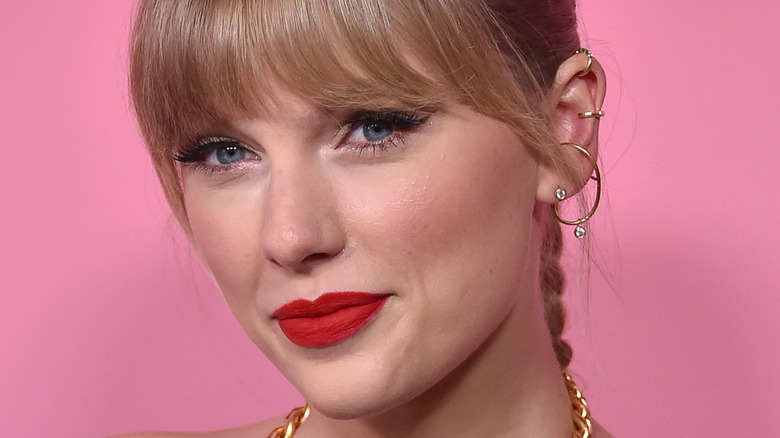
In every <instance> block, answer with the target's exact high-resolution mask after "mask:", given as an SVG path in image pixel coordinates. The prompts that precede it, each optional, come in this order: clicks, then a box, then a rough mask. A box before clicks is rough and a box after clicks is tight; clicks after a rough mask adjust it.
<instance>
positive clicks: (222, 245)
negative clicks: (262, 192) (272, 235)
mask: <svg viewBox="0 0 780 438" xmlns="http://www.w3.org/2000/svg"><path fill="white" fill-rule="evenodd" d="M184 188H185V191H184V200H185V205H186V208H187V216H188V219H189V223H190V229H191V230H192V236H191V239H192V243H193V246H194V247H195V249H196V250H197V252H198V254H199V255H200V257H201V259H202V261H203V262H204V264H205V265H206V268H207V269H208V270H209V272H211V275H212V276H213V277H214V279H215V280H216V281H217V283H218V285H219V288H220V289H221V290H222V292H223V293H224V295H225V298H226V299H227V300H228V302H229V304H230V305H231V307H234V306H233V302H234V301H235V300H237V299H241V298H242V297H241V296H240V294H241V293H242V292H241V291H243V290H245V289H247V288H246V287H242V285H246V284H256V282H257V279H258V275H259V272H258V271H257V269H255V267H257V257H259V254H260V251H261V248H260V245H259V241H260V239H259V235H258V234H259V232H260V220H259V218H260V217H261V216H259V215H260V214H261V212H260V211H257V210H258V205H259V203H258V202H254V198H255V197H256V196H257V195H256V194H255V193H253V192H251V191H248V190H246V191H235V192H232V193H230V195H228V196H226V194H225V193H217V192H214V191H211V190H209V189H202V188H200V187H195V188H188V187H187V184H186V180H185V187H184ZM245 298H247V299H251V296H249V294H248V293H247V297H245ZM237 316H238V315H237Z"/></svg>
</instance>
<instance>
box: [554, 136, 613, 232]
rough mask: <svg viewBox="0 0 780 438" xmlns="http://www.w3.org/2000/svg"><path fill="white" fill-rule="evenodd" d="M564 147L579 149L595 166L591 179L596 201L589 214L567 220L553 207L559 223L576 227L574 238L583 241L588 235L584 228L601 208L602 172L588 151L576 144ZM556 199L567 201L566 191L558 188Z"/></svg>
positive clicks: (566, 144) (556, 207)
mask: <svg viewBox="0 0 780 438" xmlns="http://www.w3.org/2000/svg"><path fill="white" fill-rule="evenodd" d="M561 145H562V146H571V147H573V148H574V149H577V150H578V151H580V152H581V153H583V154H585V156H586V157H587V158H588V161H590V164H591V166H593V172H594V174H593V175H592V176H591V177H590V179H592V180H594V181H596V199H594V200H593V207H591V208H590V210H589V211H588V213H587V214H585V216H583V217H581V218H579V219H575V220H567V219H564V218H562V217H561V215H560V213H558V204H555V205H553V213H554V214H555V217H556V218H557V219H558V222H560V223H562V224H566V225H574V226H575V227H574V236H576V237H577V238H578V239H582V238H583V237H585V234H586V233H587V230H586V229H585V227H583V226H582V224H584V223H585V222H586V221H587V220H588V219H590V218H591V217H592V216H593V213H595V212H596V209H597V208H599V202H600V201H601V171H600V170H599V165H598V163H597V162H596V159H595V158H593V155H591V154H590V152H588V150H587V149H585V148H584V147H582V146H580V145H578V144H575V143H561ZM555 199H557V200H558V201H563V200H564V199H566V190H565V189H563V188H558V189H556V190H555Z"/></svg>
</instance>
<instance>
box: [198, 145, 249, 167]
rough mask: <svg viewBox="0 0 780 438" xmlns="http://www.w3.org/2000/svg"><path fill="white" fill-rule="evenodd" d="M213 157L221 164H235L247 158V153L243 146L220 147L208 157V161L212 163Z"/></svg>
mask: <svg viewBox="0 0 780 438" xmlns="http://www.w3.org/2000/svg"><path fill="white" fill-rule="evenodd" d="M212 155H213V157H214V158H216V160H217V162H219V164H233V163H236V162H239V161H241V160H243V159H245V158H246V155H247V151H246V149H244V148H242V147H241V146H237V145H233V144H228V145H223V146H218V147H216V148H214V150H213V151H212V152H211V153H209V154H207V155H206V161H211V158H212Z"/></svg>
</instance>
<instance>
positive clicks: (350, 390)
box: [150, 55, 607, 438]
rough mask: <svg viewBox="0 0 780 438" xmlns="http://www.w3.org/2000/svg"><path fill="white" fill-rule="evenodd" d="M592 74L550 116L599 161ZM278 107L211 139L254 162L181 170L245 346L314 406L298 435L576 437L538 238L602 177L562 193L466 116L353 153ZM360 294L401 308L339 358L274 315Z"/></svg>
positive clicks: (573, 79) (452, 114) (566, 92)
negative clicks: (235, 147)
mask: <svg viewBox="0 0 780 438" xmlns="http://www.w3.org/2000/svg"><path fill="white" fill-rule="evenodd" d="M584 64H585V62H584V55H575V56H573V57H572V58H570V59H569V60H567V61H566V62H565V63H564V64H563V65H562V66H561V69H560V70H559V74H558V77H557V78H556V83H555V85H554V87H553V88H552V89H551V91H550V93H549V95H548V99H547V101H546V102H545V104H546V105H549V107H550V108H549V109H550V111H551V113H552V114H554V117H553V122H554V126H553V127H554V132H555V133H556V135H557V136H558V138H559V139H560V141H561V142H566V141H573V142H577V143H579V144H582V145H584V146H585V147H587V148H588V149H589V150H590V151H591V152H592V153H593V154H594V155H595V153H596V138H597V135H596V131H597V124H596V122H595V121H594V120H592V119H591V120H583V119H579V118H578V117H577V116H576V114H577V113H578V112H582V111H587V110H592V109H594V108H601V104H602V101H603V96H604V75H603V70H602V69H601V67H600V65H598V63H597V62H596V63H594V67H593V70H592V73H591V74H589V75H588V76H586V77H584V78H580V77H577V76H576V73H577V72H579V71H580V70H581V69H582V66H584ZM275 91H276V92H277V94H278V95H279V96H280V97H281V99H280V101H281V107H280V108H279V109H278V111H276V112H275V113H274V114H275V116H274V117H270V118H257V119H251V120H234V121H233V122H232V123H231V124H230V125H228V126H224V127H221V128H220V129H219V130H218V132H217V133H218V134H219V135H220V136H226V137H230V138H233V139H236V140H238V141H240V142H241V143H242V144H243V145H245V147H246V149H247V150H249V151H251V152H252V153H251V154H250V155H248V156H247V158H246V159H244V160H243V161H241V162H239V163H238V164H236V165H235V166H233V167H231V168H230V169H229V170H228V171H224V172H209V171H204V167H203V166H202V165H201V164H199V165H185V166H183V167H182V169H181V172H182V181H183V187H184V197H185V205H186V209H187V214H188V218H189V225H190V233H191V234H190V238H191V240H192V242H193V244H194V246H195V247H196V248H197V250H198V252H199V254H200V256H201V257H202V259H203V261H204V263H205V265H206V266H207V268H208V269H209V270H210V272H211V274H212V275H213V276H214V278H215V280H216V281H217V283H218V284H219V287H220V288H221V290H222V292H223V293H224V295H225V298H226V299H227V301H228V303H229V305H230V307H231V309H232V311H233V313H234V315H235V317H236V318H237V320H238V321H239V323H240V324H241V325H242V327H243V328H244V330H245V331H246V333H247V334H248V335H249V336H250V338H251V339H252V340H253V341H254V342H255V343H256V344H257V345H258V346H259V347H260V348H261V349H262V350H263V352H264V353H265V354H266V355H267V356H268V357H269V358H270V359H271V360H272V361H273V362H274V364H275V365H276V366H277V367H278V368H279V369H280V370H281V371H282V372H283V373H284V374H285V376H286V377H287V378H288V379H289V380H290V381H291V382H292V383H293V384H294V385H295V386H296V387H297V388H298V389H299V390H300V391H301V392H302V394H303V395H304V397H305V398H306V400H307V401H309V403H310V404H311V405H312V406H313V411H312V415H311V417H310V419H309V420H308V421H307V422H306V423H305V426H304V427H302V428H301V429H300V430H299V431H298V433H296V437H302V438H306V437H318V438H329V437H353V436H354V437H357V436H360V437H367V438H370V437H408V436H496V437H501V436H507V437H508V436H512V437H517V436H534V437H563V436H571V432H572V425H571V420H570V410H569V402H568V394H567V393H566V390H565V387H564V385H563V380H562V377H561V375H560V371H559V366H558V364H557V361H556V359H555V356H554V353H553V350H552V346H551V344H550V342H549V333H548V329H547V326H546V323H545V321H544V317H543V305H542V302H541V292H540V291H539V286H538V284H539V279H538V269H539V266H538V260H539V247H540V242H541V238H542V228H541V225H540V224H541V223H543V221H544V218H545V215H546V214H547V213H548V210H549V204H551V203H552V202H554V191H555V189H556V188H557V187H564V188H566V189H567V191H568V192H569V193H576V192H577V191H578V190H579V189H580V188H581V187H582V185H583V184H584V183H585V182H586V181H587V177H588V175H589V174H590V170H591V169H589V168H587V166H583V171H582V175H577V177H576V178H575V180H574V181H569V180H564V179H563V178H561V177H560V176H559V175H558V174H557V173H556V172H555V170H554V169H552V168H548V167H545V166H542V165H540V164H539V163H537V161H536V160H534V159H533V157H532V156H531V154H529V152H528V150H527V148H526V147H525V146H524V145H523V144H522V143H521V142H520V141H519V139H518V138H517V137H516V136H514V135H513V134H512V133H511V132H510V130H509V128H508V127H507V126H505V125H504V124H503V123H501V122H499V121H497V120H494V119H491V118H488V117H486V116H483V115H481V114H479V113H477V112H475V111H474V110H472V109H470V108H467V107H464V106H460V105H456V104H448V105H445V107H444V108H443V109H441V110H439V111H437V112H435V113H434V114H432V115H430V117H429V118H428V119H427V120H426V121H425V122H424V123H423V124H422V125H421V126H419V127H417V128H414V129H411V130H408V131H403V130H398V129H397V130H396V133H397V134H399V135H398V136H397V137H396V140H397V141H396V144H397V147H396V146H392V147H390V148H388V149H387V150H386V151H376V153H374V152H372V151H371V150H370V149H369V150H368V151H363V152H361V153H359V151H358V150H357V149H355V147H354V146H355V145H356V144H359V143H360V142H361V141H363V140H364V139H363V137H362V131H361V129H360V126H357V127H354V129H353V130H352V131H345V130H343V129H341V128H340V124H339V123H338V120H339V119H340V118H341V115H334V114H328V113H325V112H323V111H321V110H320V109H318V108H316V107H315V106H313V105H312V104H311V103H309V102H307V101H306V100H305V99H303V98H300V97H298V96H294V95H291V94H289V93H287V92H286V91H285V90H283V89H277V90H275ZM402 131H403V132H402ZM394 135H395V134H394ZM213 158H214V156H213V155H212V156H211V157H210V160H211V162H212V163H216V162H215V161H214V160H213ZM572 159H573V160H580V161H581V160H582V157H581V156H578V155H577V154H576V152H574V153H573V154H572ZM207 161H208V159H207ZM578 162H579V161H578ZM209 169H211V170H213V169H215V168H214V167H212V168H209ZM216 169H222V168H216ZM352 290H355V291H368V292H381V293H390V294H392V296H391V298H390V299H389V300H388V302H387V304H386V305H385V307H384V308H383V310H382V311H381V312H380V313H379V314H378V316H377V317H376V318H375V319H374V320H373V321H372V322H371V323H370V324H369V325H367V326H366V327H365V328H364V329H363V330H362V331H360V332H359V333H358V334H357V335H355V336H354V337H352V338H350V339H348V340H346V341H344V342H342V343H339V344H336V345H334V346H331V347H327V348H319V349H312V348H303V347H299V346H297V345H295V344H293V343H292V342H290V341H289V340H288V339H287V338H286V337H285V336H284V334H283V333H282V332H281V330H280V329H279V327H278V324H277V323H276V321H275V320H274V319H273V318H272V317H271V314H272V313H273V312H274V310H276V309H277V308H278V307H280V306H282V305H283V304H285V303H288V302H290V301H293V300H296V299H301V298H303V299H309V300H313V299H315V298H317V297H318V296H320V295H321V294H323V293H326V292H331V291H352ZM510 407H511V409H510ZM475 412H479V416H478V417H475V416H474V413H475ZM477 420H479V421H477ZM283 423H284V420H282V419H280V418H274V419H269V420H268V421H265V422H262V423H259V424H256V425H252V426H247V427H245V428H239V429H233V430H229V431H223V432H221V433H220V434H219V435H213V434H212V435H210V436H224V437H239V436H255V435H256V434H260V436H265V435H266V434H267V433H268V432H269V431H270V430H271V429H273V428H274V427H276V426H278V425H281V424H283ZM150 436H152V435H150ZM154 436H157V435H154ZM160 436H179V435H160ZM597 436H607V435H606V434H604V433H603V432H599V435H597Z"/></svg>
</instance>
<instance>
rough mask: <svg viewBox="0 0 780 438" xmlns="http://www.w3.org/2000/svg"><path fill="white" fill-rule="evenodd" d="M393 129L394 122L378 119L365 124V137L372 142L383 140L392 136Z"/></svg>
mask: <svg viewBox="0 0 780 438" xmlns="http://www.w3.org/2000/svg"><path fill="white" fill-rule="evenodd" d="M393 131H394V130H393V124H392V123H389V122H383V121H376V122H371V123H366V124H364V125H363V137H365V139H366V140H368V141H371V142H375V141H382V140H384V139H385V138H386V137H389V136H391V135H392V134H393Z"/></svg>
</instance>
